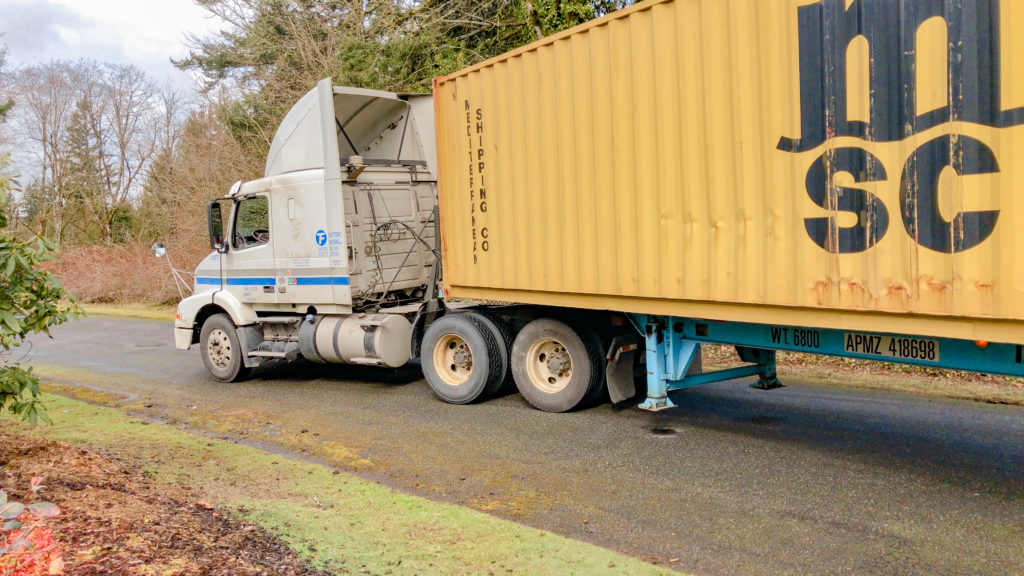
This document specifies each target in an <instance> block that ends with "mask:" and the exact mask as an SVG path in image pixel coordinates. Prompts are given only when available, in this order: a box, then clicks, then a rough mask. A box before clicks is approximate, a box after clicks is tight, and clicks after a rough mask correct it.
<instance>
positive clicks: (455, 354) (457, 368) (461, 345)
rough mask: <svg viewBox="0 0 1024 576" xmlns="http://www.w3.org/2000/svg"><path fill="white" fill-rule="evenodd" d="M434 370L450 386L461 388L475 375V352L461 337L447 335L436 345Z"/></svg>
mask: <svg viewBox="0 0 1024 576" xmlns="http://www.w3.org/2000/svg"><path fill="white" fill-rule="evenodd" d="M433 361H434V368H435V369H436V370H437V374H438V376H440V377H441V379H442V380H443V381H444V382H445V384H448V385H449V386H460V385H462V384H465V383H466V381H468V380H469V377H470V376H471V375H472V374H473V351H472V350H470V349H469V344H468V343H466V341H465V340H463V339H462V338H461V337H460V336H458V335H455V334H446V335H445V336H444V337H442V338H441V339H440V340H438V341H437V344H435V345H434V354H433Z"/></svg>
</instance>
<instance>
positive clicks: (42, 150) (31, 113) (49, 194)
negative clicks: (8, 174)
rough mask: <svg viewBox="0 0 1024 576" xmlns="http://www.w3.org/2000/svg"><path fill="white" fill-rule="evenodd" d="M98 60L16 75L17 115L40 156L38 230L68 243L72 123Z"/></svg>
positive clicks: (32, 191) (34, 183) (35, 201)
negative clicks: (69, 149)
mask: <svg viewBox="0 0 1024 576" xmlns="http://www.w3.org/2000/svg"><path fill="white" fill-rule="evenodd" d="M95 70H96V67H95V65H94V64H91V63H87V62H78V63H70V62H51V63H48V64H41V65H37V66H32V67H29V68H25V69H22V70H20V71H18V72H17V73H16V74H15V91H16V93H15V98H16V100H17V102H18V106H17V108H15V109H14V111H13V113H12V115H13V117H14V122H15V124H16V125H17V127H18V128H19V130H18V131H19V133H20V134H21V135H22V136H23V137H24V138H25V139H27V140H28V142H27V146H26V148H27V149H28V150H30V154H31V155H32V156H34V157H35V160H36V167H35V168H36V170H35V173H34V174H23V175H22V177H23V178H25V179H31V181H30V184H29V186H28V187H27V188H26V192H27V193H28V195H29V197H28V198H27V199H26V200H27V202H28V203H29V204H30V205H31V207H32V208H31V209H32V211H33V212H34V213H35V216H36V217H35V218H34V220H35V222H36V226H37V229H36V230H35V231H36V232H37V233H40V234H43V235H45V236H47V237H49V238H51V239H53V240H54V241H55V242H56V243H57V244H58V246H59V245H60V244H61V243H62V242H63V240H64V238H65V234H66V230H67V228H68V225H69V223H70V219H71V215H70V214H69V208H70V205H71V191H70V190H68V187H67V186H66V184H67V179H68V167H69V155H68V138H67V136H68V127H69V126H70V124H71V117H72V115H73V114H74V113H75V110H76V108H77V105H78V102H79V99H80V98H81V94H82V92H83V88H84V87H86V86H88V85H90V84H91V83H92V80H91V79H90V77H91V76H92V74H90V73H91V72H95Z"/></svg>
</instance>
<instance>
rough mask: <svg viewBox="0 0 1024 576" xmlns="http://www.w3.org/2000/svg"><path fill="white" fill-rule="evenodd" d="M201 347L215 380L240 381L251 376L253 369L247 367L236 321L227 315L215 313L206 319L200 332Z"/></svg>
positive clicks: (207, 366)
mask: <svg viewBox="0 0 1024 576" xmlns="http://www.w3.org/2000/svg"><path fill="white" fill-rule="evenodd" d="M199 348H200V350H201V352H202V355H203V364H205V365H206V369H207V370H208V371H209V372H210V375H211V376H213V378H214V380H219V381H220V382H239V381H241V380H245V379H246V378H248V377H249V372H250V371H251V369H249V368H246V367H245V362H244V359H243V358H242V354H243V351H242V345H241V343H240V342H239V340H238V332H237V331H236V329H235V323H234V322H232V321H231V318H229V317H228V316H227V315H225V314H214V315H213V316H210V317H209V318H207V319H206V322H204V323H203V329H202V330H201V331H200V332H199Z"/></svg>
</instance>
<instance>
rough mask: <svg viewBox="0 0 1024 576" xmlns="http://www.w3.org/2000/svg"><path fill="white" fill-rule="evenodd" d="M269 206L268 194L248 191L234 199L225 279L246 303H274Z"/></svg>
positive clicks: (229, 286)
mask: <svg viewBox="0 0 1024 576" xmlns="http://www.w3.org/2000/svg"><path fill="white" fill-rule="evenodd" d="M270 210H271V206H270V198H269V196H268V195H267V194H258V193H257V194H248V195H246V196H245V197H244V198H242V199H241V200H239V201H238V202H236V203H235V209H234V218H233V221H232V226H231V250H230V252H229V254H230V258H229V259H228V261H227V264H228V265H227V266H226V267H225V271H224V272H225V276H226V278H225V281H226V282H225V283H226V284H227V288H228V290H230V291H231V292H232V293H234V294H235V295H236V296H237V297H238V299H239V300H240V301H242V302H245V303H248V304H261V303H262V304H274V303H277V286H276V283H277V282H276V280H275V274H274V244H273V238H271V230H270Z"/></svg>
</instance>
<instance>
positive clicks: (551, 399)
mask: <svg viewBox="0 0 1024 576" xmlns="http://www.w3.org/2000/svg"><path fill="white" fill-rule="evenodd" d="M592 340H593V341H596V339H592V338H583V337H581V336H580V334H579V333H578V332H577V331H576V330H574V329H573V328H571V327H570V326H569V325H567V324H565V323H563V322H560V321H558V320H555V319H553V318H540V319H537V320H534V321H533V322H530V323H529V324H527V325H526V326H525V327H524V328H523V329H522V331H520V332H519V335H518V336H516V340H515V344H513V346H512V374H513V375H514V377H515V381H516V387H518V388H519V392H521V393H522V395H523V398H526V401H527V402H529V403H530V404H532V405H533V406H534V407H535V408H538V409H540V410H544V411H545V412H568V411H569V410H572V409H574V408H577V407H579V406H581V405H583V404H585V403H586V401H587V400H588V399H589V398H591V397H592V396H593V395H595V394H596V392H595V390H598V389H600V387H601V386H602V385H603V384H604V382H603V375H602V370H601V366H602V360H603V358H601V357H600V354H599V353H598V350H597V347H596V346H594V344H593V342H592Z"/></svg>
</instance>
